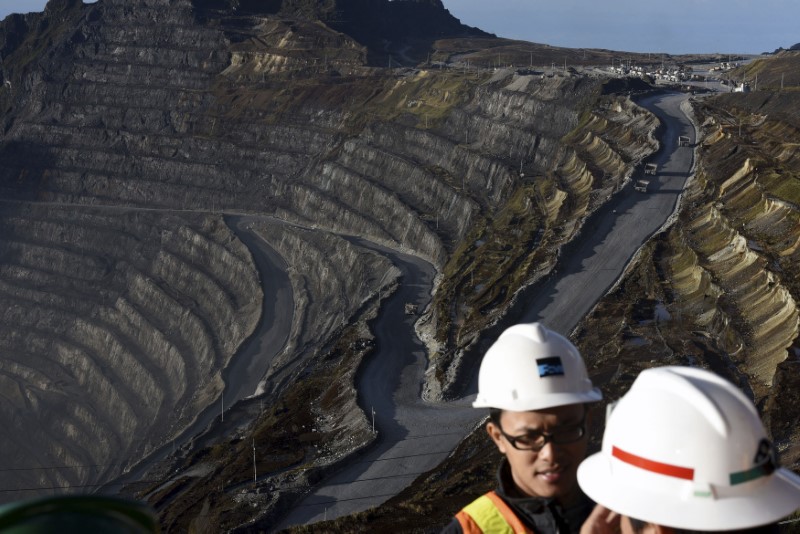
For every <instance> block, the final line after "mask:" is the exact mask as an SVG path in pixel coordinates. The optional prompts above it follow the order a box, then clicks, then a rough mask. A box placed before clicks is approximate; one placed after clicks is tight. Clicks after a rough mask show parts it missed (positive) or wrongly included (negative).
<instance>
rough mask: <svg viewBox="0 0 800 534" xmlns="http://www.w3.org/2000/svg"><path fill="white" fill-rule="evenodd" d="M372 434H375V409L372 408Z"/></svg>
mask: <svg viewBox="0 0 800 534" xmlns="http://www.w3.org/2000/svg"><path fill="white" fill-rule="evenodd" d="M372 433H373V434H374V433H375V407H374V406H372Z"/></svg>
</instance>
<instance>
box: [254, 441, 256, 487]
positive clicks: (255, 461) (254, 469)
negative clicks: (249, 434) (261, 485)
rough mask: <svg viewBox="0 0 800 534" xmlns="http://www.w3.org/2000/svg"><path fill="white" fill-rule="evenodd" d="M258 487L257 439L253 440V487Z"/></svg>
mask: <svg viewBox="0 0 800 534" xmlns="http://www.w3.org/2000/svg"><path fill="white" fill-rule="evenodd" d="M255 485H256V438H253V487H255Z"/></svg>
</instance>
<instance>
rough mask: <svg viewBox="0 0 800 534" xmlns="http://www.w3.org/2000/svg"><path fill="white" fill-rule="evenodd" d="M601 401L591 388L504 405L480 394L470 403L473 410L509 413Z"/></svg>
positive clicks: (598, 392)
mask: <svg viewBox="0 0 800 534" xmlns="http://www.w3.org/2000/svg"><path fill="white" fill-rule="evenodd" d="M602 399H603V394H602V393H601V392H600V390H599V389H598V388H592V389H590V390H589V391H587V392H586V393H548V394H545V395H538V396H536V397H531V398H529V399H518V400H511V399H509V400H508V402H506V403H504V402H501V401H498V400H497V399H484V398H481V396H480V394H479V395H478V397H477V398H476V399H475V402H473V403H472V407H473V408H497V409H499V410H507V411H510V412H529V411H536V410H545V409H548V408H556V407H558V406H566V405H569V404H583V403H585V402H598V401H600V400H602Z"/></svg>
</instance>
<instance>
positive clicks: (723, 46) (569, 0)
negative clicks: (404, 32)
mask: <svg viewBox="0 0 800 534" xmlns="http://www.w3.org/2000/svg"><path fill="white" fill-rule="evenodd" d="M85 1H86V0H85ZM442 1H443V3H444V6H445V7H446V8H447V9H449V10H450V13H452V14H453V15H454V16H455V17H457V18H459V19H460V20H461V22H463V23H464V24H468V25H470V26H477V27H478V28H481V29H482V30H485V31H488V32H491V33H494V34H496V35H497V36H498V37H508V38H511V39H522V40H525V41H533V42H536V43H544V44H549V45H553V46H566V47H570V48H607V49H611V50H618V51H626V52H666V53H670V54H686V53H715V52H719V53H728V54H760V53H762V52H772V51H773V50H775V49H776V48H780V47H783V48H789V47H790V46H792V45H794V44H796V43H800V23H798V21H800V1H798V0H663V1H660V2H657V1H654V0H601V1H597V0H442ZM45 3H46V0H0V19H2V18H5V17H6V15H8V14H9V13H24V12H30V11H42V10H43V9H44V5H45ZM86 3H89V2H88V1H86Z"/></svg>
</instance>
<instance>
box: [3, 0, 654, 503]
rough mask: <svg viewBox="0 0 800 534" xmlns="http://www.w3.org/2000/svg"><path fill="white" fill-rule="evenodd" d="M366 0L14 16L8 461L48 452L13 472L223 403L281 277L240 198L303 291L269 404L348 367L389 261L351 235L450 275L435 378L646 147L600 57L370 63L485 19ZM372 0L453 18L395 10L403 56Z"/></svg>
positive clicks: (272, 378) (131, 451)
mask: <svg viewBox="0 0 800 534" xmlns="http://www.w3.org/2000/svg"><path fill="white" fill-rule="evenodd" d="M312 5H314V6H318V8H319V9H321V10H323V11H324V10H328V11H325V13H328V14H329V15H330V16H329V18H328V19H325V17H322V19H323V21H325V20H326V21H327V23H321V22H319V21H317V22H315V21H314V20H310V19H309V17H310V16H311V15H312V14H314V15H315V16H321V15H320V12H319V11H313V13H306V12H305V11H303V10H304V9H306V8H309V7H310V6H312ZM369 5H370V8H369V9H367V10H366V11H365V10H364V9H362V8H363V7H364V6H363V5H362V3H360V2H344V1H342V2H327V3H313V4H311V3H307V2H299V1H298V2H288V1H287V2H264V3H258V5H257V3H256V2H244V1H242V2H238V3H236V5H233V3H229V2H223V1H219V2H214V1H210V0H209V1H201V0H196V1H190V0H137V1H131V0H124V1H123V0H99V1H98V2H97V3H95V4H91V5H83V4H82V2H79V1H68V0H59V1H52V2H51V3H50V4H49V5H48V8H47V10H46V12H45V13H44V14H38V15H32V16H28V17H22V18H20V17H12V18H10V19H7V20H6V21H5V22H4V23H3V25H2V28H0V46H1V47H2V54H3V69H2V75H3V81H4V84H3V86H2V87H0V110H2V113H3V115H2V126H3V128H2V132H0V195H1V196H2V200H3V202H2V213H1V218H0V224H2V226H3V232H2V234H1V235H2V237H1V238H0V300H2V303H0V304H2V308H3V312H2V320H1V321H0V343H2V346H3V347H4V357H3V359H2V360H0V377H1V378H0V384H2V385H1V386H0V390H1V391H2V393H3V394H4V395H5V396H6V397H7V398H8V399H10V400H9V403H8V404H4V405H3V408H2V413H0V417H2V424H3V425H15V424H18V423H19V425H22V426H21V427H22V428H23V432H21V433H20V435H19V436H18V437H15V436H6V437H4V438H2V440H1V441H0V447H2V450H3V452H4V454H3V455H1V456H2V458H4V460H2V462H4V463H3V464H2V465H0V469H7V468H8V467H9V466H10V465H12V464H13V465H14V466H20V465H22V466H25V467H26V469H29V470H27V471H20V472H18V473H19V474H18V475H17V478H16V479H15V480H13V481H11V479H9V484H11V486H10V488H9V489H11V488H20V489H21V488H31V487H62V486H85V485H89V484H99V483H102V482H104V481H107V480H108V479H110V478H113V476H115V475H116V474H118V473H119V472H120V471H122V470H124V469H125V468H127V467H128V466H130V465H131V464H133V463H135V462H136V461H137V460H139V459H140V458H141V457H142V456H143V455H145V454H146V453H147V452H149V451H151V450H152V449H153V448H155V447H156V446H158V445H159V444H163V443H165V442H167V441H168V440H169V439H170V438H171V437H173V436H175V435H176V434H177V433H178V432H179V431H180V430H181V429H182V428H185V427H186V425H187V424H188V423H189V422H190V421H191V420H192V419H193V418H194V417H195V416H196V414H197V413H198V412H199V411H200V410H201V409H202V408H203V407H204V406H206V405H208V404H209V403H211V402H214V400H215V399H216V398H218V395H219V393H220V391H221V387H222V381H221V376H222V371H223V370H224V369H225V368H226V366H227V365H228V364H229V362H230V360H231V358H232V357H233V356H234V354H235V353H236V351H237V350H238V348H239V347H240V346H241V345H242V343H243V342H244V341H245V340H246V339H247V337H248V336H249V335H250V334H251V333H252V332H253V331H254V329H255V328H256V324H257V322H258V319H259V317H260V310H261V305H262V297H263V295H262V292H261V289H260V286H261V284H260V282H261V281H260V280H259V276H258V272H257V271H256V268H255V266H254V263H253V259H252V256H251V254H250V253H249V252H248V250H247V249H246V247H244V245H243V244H242V243H241V242H240V241H239V240H238V239H237V238H236V236H235V233H234V232H233V231H232V230H231V228H230V227H228V226H227V225H226V224H225V220H224V218H223V214H226V213H229V214H250V215H257V216H258V217H259V219H258V220H257V221H256V222H254V223H253V227H254V229H255V230H256V231H257V232H259V233H260V234H261V236H262V238H263V239H264V241H265V242H266V243H268V244H270V245H271V246H272V248H273V249H274V250H275V251H277V252H278V253H279V254H280V255H281V256H282V257H283V259H284V261H285V262H286V264H287V269H288V271H289V273H290V279H291V285H292V290H293V293H294V298H295V302H296V304H297V309H296V310H295V312H294V314H293V316H292V321H291V327H290V335H289V341H288V343H287V345H286V346H285V347H284V349H283V351H282V352H281V353H280V355H279V356H278V358H276V359H275V360H274V361H273V362H270V364H269V365H268V367H269V369H268V371H267V374H266V376H265V377H264V379H263V385H264V387H265V388H266V389H268V390H269V391H267V395H268V401H269V402H270V403H274V404H270V406H271V408H270V409H272V408H275V406H278V405H280V403H281V402H283V401H282V400H281V399H285V398H286V397H285V395H291V394H293V392H295V391H296V390H294V389H292V388H293V387H295V385H296V384H294V379H296V378H297V377H299V376H302V377H304V378H307V379H308V380H309V382H308V383H312V384H320V383H325V382H326V381H327V380H328V379H327V378H325V377H323V378H320V376H317V375H313V373H312V371H314V370H315V369H316V370H317V371H319V372H320V373H321V372H323V371H324V372H326V373H332V372H339V371H338V370H337V371H332V370H331V369H332V368H333V369H335V368H336V366H335V365H334V364H333V363H331V362H326V364H325V366H323V367H314V365H315V363H314V362H315V359H316V358H319V356H320V355H321V354H323V353H324V354H335V355H338V356H336V357H338V358H342V359H344V360H346V361H347V366H345V368H343V370H342V371H341V378H342V380H352V376H353V374H354V373H355V369H357V365H358V362H359V361H360V360H359V358H361V357H362V356H363V355H364V354H366V353H367V348H368V343H367V342H366V341H364V340H368V339H369V335H368V333H365V331H366V329H367V326H366V325H367V321H368V319H369V318H370V317H371V316H372V315H371V314H373V315H374V306H376V304H377V302H378V299H379V298H380V296H381V289H386V288H390V287H391V286H392V285H393V284H394V283H396V280H395V279H396V276H397V273H396V271H395V270H394V268H393V267H391V266H390V264H389V262H388V260H387V259H386V258H383V257H380V256H378V255H376V254H375V253H372V252H365V251H364V250H363V249H361V248H359V247H356V246H354V245H353V244H352V243H351V242H349V241H347V240H346V239H343V238H342V237H338V236H341V235H355V236H361V237H364V238H366V239H368V240H370V241H373V242H375V243H379V244H384V245H387V246H390V247H392V248H395V249H399V250H403V251H408V252H410V253H413V254H415V255H418V256H420V257H422V258H425V259H427V260H429V261H430V262H431V263H432V264H434V266H435V267H436V268H437V269H438V270H439V271H440V276H439V282H438V285H437V288H436V299H435V302H434V305H433V306H432V308H431V309H430V310H429V311H428V313H427V315H426V319H425V321H424V324H422V325H421V332H423V333H424V335H425V337H426V339H427V340H428V342H429V343H430V345H431V346H432V347H434V348H437V347H438V349H437V350H435V351H434V353H433V354H432V370H433V371H435V372H431V373H429V374H428V376H430V377H431V381H430V382H429V384H428V393H429V394H430V395H438V394H440V393H441V392H442V391H445V392H446V391H448V388H450V387H452V385H453V384H454V383H455V381H456V380H455V378H457V375H458V369H459V363H460V361H461V359H462V358H463V356H464V350H465V348H467V347H469V346H471V345H474V343H475V341H476V339H477V337H478V335H479V333H480V332H481V331H482V330H483V329H484V328H487V327H489V326H491V325H493V324H496V323H497V321H500V320H502V318H503V317H504V314H505V313H506V311H507V309H508V305H509V303H510V302H511V301H513V298H514V295H516V294H517V293H518V291H519V290H520V289H521V288H523V287H524V286H525V285H526V284H529V283H531V282H532V281H535V280H536V279H538V278H539V277H541V276H543V275H544V274H546V273H547V271H548V269H549V268H551V266H552V265H553V262H554V259H555V257H556V255H557V253H558V250H559V247H560V246H561V245H562V244H563V243H565V242H567V241H568V240H569V239H570V238H571V237H572V236H573V235H574V234H575V232H576V229H577V228H578V227H579V225H580V224H581V221H582V220H583V219H584V218H585V217H586V216H587V214H588V213H590V212H591V211H592V210H593V209H595V208H596V206H597V205H598V203H600V202H602V201H603V199H605V198H607V197H608V195H610V194H611V193H612V192H613V191H614V190H615V189H616V188H618V187H619V186H620V184H621V183H622V181H623V180H624V179H625V176H626V174H627V173H628V172H630V168H631V166H632V165H634V164H635V163H636V162H637V161H638V160H639V159H640V158H641V157H643V155H645V154H647V153H649V152H650V151H652V150H653V149H654V144H653V141H652V138H651V137H649V133H650V132H651V131H652V130H653V128H654V120H653V118H652V117H651V116H648V115H647V114H645V113H643V112H641V110H639V109H638V108H636V106H634V105H633V104H632V103H631V102H630V101H628V100H626V99H624V98H616V97H611V96H606V97H601V93H602V82H601V81H598V80H591V79H588V78H578V77H572V76H565V77H552V78H542V77H540V76H533V75H530V74H524V73H523V74H520V73H517V72H515V71H514V70H513V69H508V70H503V71H493V70H488V69H480V70H478V69H449V68H448V69H441V70H425V69H399V68H397V67H393V68H391V69H389V68H376V67H375V66H374V64H375V61H374V58H375V57H381V54H384V55H385V54H394V55H393V56H392V57H395V56H397V57H396V59H395V60H396V61H397V63H409V62H412V60H413V59H414V58H415V57H424V56H423V55H422V54H421V52H419V50H423V48H414V47H422V44H424V43H428V45H429V44H430V43H431V42H432V39H434V38H438V37H441V35H439V33H441V32H444V34H445V35H451V34H457V35H461V34H462V33H463V32H467V33H469V31H470V30H468V29H465V28H463V27H461V26H460V25H456V24H455V23H453V21H452V20H451V19H452V17H450V16H449V14H448V13H446V11H444V10H443V8H442V7H441V4H440V3H439V2H436V1H430V2H410V1H402V2H401V1H394V2H384V3H375V2H372V3H370V4H369ZM234 8H235V9H234ZM337 10H338V11H337ZM375 10H377V11H375ZM373 11H375V12H373ZM332 13H340V14H341V13H344V14H351V15H352V17H353V18H350V19H347V20H340V19H336V18H335V17H334V16H333V15H331V14H332ZM366 14H371V15H370V16H374V17H377V18H378V19H379V20H380V21H384V20H385V17H389V16H392V17H394V16H396V17H397V20H399V21H401V22H402V21H406V22H407V21H412V20H417V18H419V17H420V15H421V14H424V15H425V17H423V18H425V20H431V21H439V22H438V23H437V24H435V25H433V23H431V24H432V25H431V27H430V28H428V27H427V26H425V25H421V26H419V27H418V28H417V29H416V30H415V31H416V32H417V33H414V32H411V33H409V32H399V33H398V35H401V36H407V35H411V36H413V38H414V39H413V40H411V41H408V42H409V43H411V44H413V47H412V48H409V49H408V52H407V53H405V56H402V55H401V54H400V52H399V50H400V49H397V48H391V49H390V50H389V51H388V52H387V51H386V50H384V49H381V48H376V45H375V41H374V36H372V37H370V36H369V35H367V36H364V35H362V34H360V33H359V32H363V31H364V28H365V24H364V20H365V19H364V17H366V16H367V15H366ZM376 24H377V26H378V27H382V26H381V24H384V25H385V24H386V23H385V22H380V23H379V24H378V23H376ZM437 32H438V33H437ZM412 41H413V42H412ZM398 42H399V41H398ZM403 42H404V43H405V41H403ZM420 43H422V44H420ZM426 46H427V45H426ZM429 49H430V48H429V47H428V48H427V49H425V51H426V52H427V51H428V50H429ZM380 64H381V66H383V61H381V62H380ZM6 82H7V83H6ZM509 229H510V230H509ZM467 280H469V282H468V281H467ZM384 296H385V294H384ZM270 297H271V296H270V295H266V298H267V299H269V298H270ZM365 310H369V312H367V311H365ZM284 313H286V312H284ZM353 322H357V323H358V324H357V325H356V326H355V327H352V328H350V326H351V323H353ZM345 332H347V334H346V335H345V334H344V333H345ZM354 332H355V333H354ZM342 339H344V340H345V341H342ZM330 347H335V350H333V352H330V351H328V350H327V349H329V348H330ZM354 347H355V348H354ZM323 348H325V349H326V350H323ZM331 358H334V357H333V356H331ZM332 361H336V360H332ZM310 375H311V378H309V376H310ZM337 376H339V375H337ZM315 377H316V378H315ZM314 380H317V381H316V382H315V381H314ZM330 386H331V384H325V387H330ZM298 387H299V386H298ZM325 391H329V390H327V389H326V390H325ZM338 397H342V398H343V399H344V400H343V401H341V402H333V401H331V402H328V403H327V404H326V403H321V404H316V406H317V408H315V410H316V411H317V412H316V414H317V416H321V417H328V418H329V420H330V421H333V420H335V421H343V420H345V419H346V420H347V422H346V423H342V424H343V425H345V426H346V428H348V429H350V428H353V429H356V428H357V425H359V424H361V425H363V423H364V419H363V417H362V416H361V414H360V413H359V414H358V417H345V416H344V415H343V414H340V413H336V410H340V409H342V407H343V406H344V407H345V408H346V409H347V410H348V415H349V413H350V412H352V411H354V410H355V401H354V394H353V392H352V388H348V387H343V388H342V391H341V392H337V391H334V392H331V393H330V394H329V395H328V396H327V397H326V398H330V399H333V398H338ZM304 398H305V397H304ZM275 409H276V410H277V408H275ZM325 410H329V411H330V412H329V413H327V414H325V413H322V412H324V411H325ZM30 413H34V414H35V417H29V416H28V414H30ZM320 414H321V415H320ZM347 425H350V426H347ZM264 434H265V435H264V439H265V440H267V439H269V436H268V434H269V433H267V432H265V433H264ZM359 436H360V437H359V438H358V439H359V440H360V441H359V443H363V442H365V441H366V440H368V439H370V438H369V436H368V435H367V434H366V433H363V435H362V434H359ZM292 439H294V438H292ZM303 439H306V438H303ZM337 440H338V441H341V442H342V443H344V441H345V440H344V438H343V437H341V436H340V437H339V438H337ZM23 443H26V444H30V443H34V444H35V445H34V446H26V447H23V446H22V444H23ZM350 445H351V446H353V447H355V446H357V445H358V444H353V443H351V444H350ZM6 452H7V453H8V454H5V453H6ZM314 454H316V453H315V452H314V451H309V452H308V458H307V459H306V460H305V461H308V462H313V460H314V457H313V455H314ZM337 455H339V456H340V455H341V450H340V451H338V452H337V453H336V454H332V455H331V456H337ZM339 456H337V457H339ZM292 461H300V460H298V459H296V458H294V456H292ZM6 462H8V463H6ZM278 464H280V469H283V468H285V467H286V465H285V464H283V463H281V462H277V464H276V465H278ZM52 465H67V466H97V465H99V466H102V467H101V468H100V469H94V468H92V469H89V468H86V467H76V468H69V469H65V470H44V469H41V468H42V467H44V466H52ZM288 465H291V462H290V463H289V464H288ZM20 496H26V495H24V494H21V495H20ZM189 509H190V510H191V507H190V508H189Z"/></svg>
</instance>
